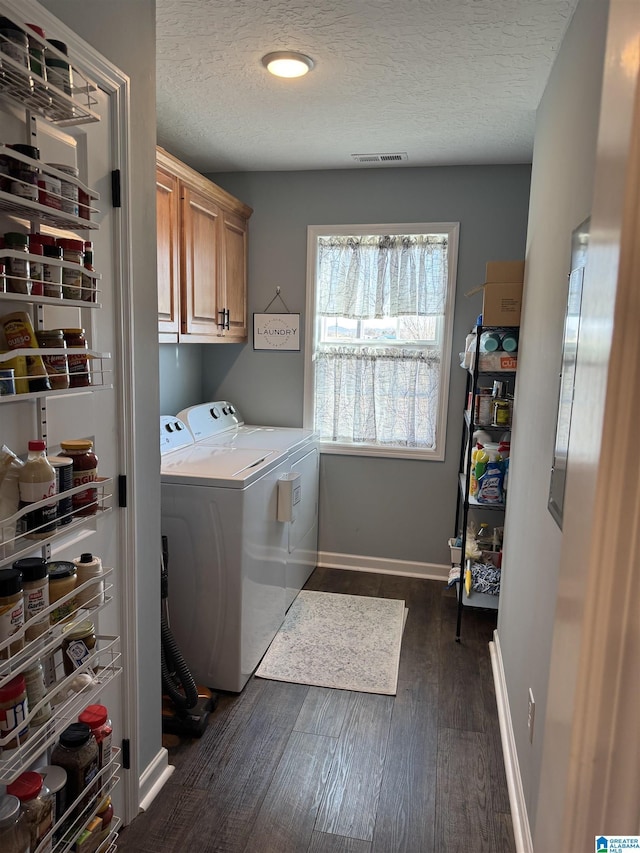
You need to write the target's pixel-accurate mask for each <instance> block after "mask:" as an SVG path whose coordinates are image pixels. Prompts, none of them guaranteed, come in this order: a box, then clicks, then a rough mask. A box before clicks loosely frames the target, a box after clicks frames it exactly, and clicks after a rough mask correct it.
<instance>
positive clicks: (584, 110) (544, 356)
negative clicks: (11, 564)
mask: <svg viewBox="0 0 640 853" xmlns="http://www.w3.org/2000/svg"><path fill="white" fill-rule="evenodd" d="M607 10H608V3H607V2H600V0H598V2H594V0H587V2H584V0H583V2H581V3H580V4H579V6H578V8H577V10H576V13H575V15H574V17H573V20H572V22H571V25H570V27H569V29H568V31H567V34H566V36H565V39H564V41H563V44H562V48H561V50H560V52H559V54H558V57H557V59H556V62H555V65H554V68H553V71H552V74H551V77H550V79H549V82H548V85H547V88H546V91H545V94H544V97H543V98H542V102H541V104H540V107H539V110H538V115H537V122H536V139H535V148H534V160H533V170H532V180H531V206H530V216H529V226H528V235H527V258H526V261H527V273H526V285H525V298H524V314H523V324H522V329H521V336H520V357H519V366H518V379H517V382H518V385H517V406H516V412H515V423H514V442H513V447H512V453H511V466H512V467H511V473H510V484H511V488H510V491H509V504H508V508H507V517H506V523H505V553H504V563H503V565H504V569H505V571H504V573H503V585H502V590H501V596H500V613H499V616H498V635H499V640H500V647H501V650H502V660H503V665H504V670H505V679H506V685H507V691H508V695H509V706H510V709H511V716H512V723H513V729H514V736H515V742H516V748H517V754H518V762H519V766H520V772H521V776H522V782H523V788H524V793H525V798H526V802H527V810H528V814H529V822H530V825H531V826H532V827H533V826H534V824H535V818H536V810H537V804H538V788H539V780H540V766H541V761H542V752H543V741H544V736H545V726H544V723H545V715H544V709H545V706H546V703H547V690H548V680H549V667H550V656H551V643H552V635H553V627H554V615H555V611H556V598H557V584H558V572H559V567H560V551H561V544H562V533H561V531H560V530H559V528H558V527H557V526H556V524H555V522H554V521H553V519H552V517H551V515H550V514H549V512H548V510H547V499H548V492H549V475H550V471H551V462H552V452H553V446H554V440H555V424H556V410H557V399H558V371H559V367H560V360H561V345H562V334H563V323H564V315H565V309H566V298H567V273H568V271H569V266H568V264H569V260H570V245H571V232H572V230H573V229H574V228H575V227H576V226H577V225H579V224H580V223H581V222H582V221H583V220H584V219H585V218H586V217H587V216H588V215H589V214H590V211H591V198H592V192H593V172H594V167H595V152H596V139H597V130H598V117H599V105H600V88H601V78H602V63H603V55H604V44H605V34H606V20H607ZM567 686H568V685H567ZM529 687H531V688H532V689H533V694H534V697H535V700H536V706H537V713H536V722H535V730H534V739H533V743H532V744H531V743H529V738H528V730H527V694H528V689H529ZM567 748H568V744H567Z"/></svg>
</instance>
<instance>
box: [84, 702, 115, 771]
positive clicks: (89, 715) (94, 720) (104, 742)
mask: <svg viewBox="0 0 640 853" xmlns="http://www.w3.org/2000/svg"><path fill="white" fill-rule="evenodd" d="M78 722H80V723H86V724H87V725H88V726H89V728H90V729H91V731H92V733H93V736H94V737H95V739H96V743H97V744H98V770H104V768H105V767H106V766H107V765H108V764H109V762H110V761H111V738H112V733H113V728H112V726H111V720H110V719H109V712H108V711H107V709H106V707H105V706H104V705H88V706H87V707H86V708H85V709H84V711H83V712H82V713H81V714H80V716H79V717H78ZM105 781H106V780H105V779H104V777H103V778H102V780H101V784H103V785H104V783H105Z"/></svg>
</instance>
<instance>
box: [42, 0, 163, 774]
mask: <svg viewBox="0 0 640 853" xmlns="http://www.w3.org/2000/svg"><path fill="white" fill-rule="evenodd" d="M43 5H44V6H46V7H47V8H48V9H50V11H51V12H52V13H53V14H54V15H57V16H58V17H59V18H60V19H61V20H62V21H64V23H66V24H67V25H68V26H69V27H71V29H73V30H74V31H75V32H77V33H78V34H79V35H80V36H81V37H82V38H84V39H85V40H86V41H87V42H89V43H90V44H91V45H93V46H94V47H95V48H97V50H99V51H100V52H101V53H102V54H103V55H104V56H106V57H107V59H109V60H111V62H113V64H114V65H116V66H117V67H118V68H120V69H121V70H122V71H124V72H125V73H126V74H128V75H129V77H130V78H131V115H130V130H131V188H132V192H131V199H132V211H131V221H132V227H133V281H134V282H135V286H134V288H133V292H132V299H133V300H134V336H135V351H134V353H133V358H134V363H135V387H134V389H133V397H134V401H135V418H136V435H135V454H136V458H135V474H136V479H137V481H138V484H139V491H138V495H137V500H136V519H137V530H136V549H137V553H136V573H137V585H138V620H139V633H138V638H137V643H138V654H139V660H140V669H139V678H140V683H139V686H140V696H139V698H140V705H139V742H138V757H139V766H140V771H141V772H142V771H144V769H145V768H146V767H147V765H148V764H149V763H150V761H151V760H152V759H153V758H155V756H156V754H157V752H158V750H159V749H160V748H161V746H162V733H161V721H160V705H161V698H160V620H159V613H160V573H159V553H160V544H159V543H160V451H159V446H160V442H159V433H158V429H159V427H158V347H157V340H158V326H157V317H156V310H155V306H156V304H157V301H158V296H157V283H156V215H155V209H156V208H155V141H156V130H155V128H156V114H155V62H156V57H155V0H136V2H135V3H131V2H129V0H110V2H109V3H103V2H100V0H44V2H43Z"/></svg>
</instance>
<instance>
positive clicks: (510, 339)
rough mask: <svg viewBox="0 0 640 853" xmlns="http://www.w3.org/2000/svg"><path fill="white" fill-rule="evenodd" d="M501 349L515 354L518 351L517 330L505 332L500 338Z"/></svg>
mask: <svg viewBox="0 0 640 853" xmlns="http://www.w3.org/2000/svg"><path fill="white" fill-rule="evenodd" d="M502 349H503V350H504V351H505V352H517V351H518V331H517V329H511V330H510V331H508V332H505V333H504V335H503V336H502Z"/></svg>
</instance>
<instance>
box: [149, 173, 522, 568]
mask: <svg viewBox="0 0 640 853" xmlns="http://www.w3.org/2000/svg"><path fill="white" fill-rule="evenodd" d="M208 177H211V178H212V180H214V181H215V182H216V183H218V184H219V185H220V186H222V187H224V188H225V189H226V190H228V191H230V192H231V193H233V194H234V195H235V196H237V197H238V198H240V199H241V200H242V201H244V202H246V203H247V204H249V205H250V206H251V207H252V208H253V209H254V214H253V216H252V218H251V220H250V222H249V312H250V315H251V313H252V312H256V311H257V312H260V311H264V309H265V307H266V306H267V304H268V303H269V302H270V300H271V299H272V298H273V296H274V295H275V288H276V286H277V285H279V286H280V287H281V292H282V296H283V298H284V300H285V302H286V304H287V306H288V307H289V309H290V310H291V311H296V312H300V313H301V314H302V315H303V317H302V324H304V312H305V298H306V297H305V294H306V240H307V225H337V224H348V223H353V224H357V223H359V224H363V223H385V222H429V221H434V222H437V221H455V222H460V251H459V258H458V286H457V298H456V317H455V327H454V345H453V349H454V353H453V355H452V365H453V366H452V369H451V376H452V379H451V392H450V402H449V420H448V428H447V443H446V459H445V461H444V462H426V461H407V460H390V459H376V458H362V457H358V458H356V457H346V456H335V455H334V456H332V455H329V454H325V455H324V456H323V458H322V465H321V505H320V549H321V550H323V551H326V552H334V553H338V554H348V555H361V556H365V557H366V556H370V557H383V558H388V559H393V560H400V561H415V562H426V563H436V564H440V565H442V564H447V563H448V562H449V551H448V548H447V538H448V537H449V536H450V535H452V533H453V526H454V520H455V519H454V515H455V502H456V494H457V492H456V489H457V478H456V470H457V466H458V460H459V452H460V430H461V417H462V411H463V408H464V400H463V397H464V381H465V376H464V371H462V370H461V369H460V367H459V366H458V363H457V360H456V359H457V352H458V351H459V349H461V348H462V346H463V344H464V340H465V336H466V334H467V332H468V331H469V328H470V326H471V325H472V324H473V322H474V320H475V318H476V316H477V314H478V312H479V310H480V308H481V297H480V296H475V297H473V298H467V297H465V295H464V294H465V291H467V290H470V289H471V288H472V287H474V286H476V285H478V284H479V283H481V282H482V281H484V270H485V262H486V261H487V260H496V259H514V258H522V257H524V248H525V233H526V220H527V209H528V199H529V178H530V168H529V166H527V165H523V166H482V167H476V166H468V167H450V168H431V169H428V168H424V169H423V168H419V169H418V168H416V169H411V168H409V169H398V168H392V169H361V170H340V171H326V172H269V173H266V172H264V173H263V172H250V173H243V174H228V173H225V174H216V175H209V176H208ZM272 310H273V309H272ZM303 371H304V357H303V353H302V352H301V353H299V354H298V353H271V352H254V351H253V347H252V343H251V339H250V342H249V344H247V345H228V346H207V347H204V348H203V389H202V390H203V394H204V397H205V399H213V398H228V399H230V400H232V401H234V402H235V403H237V405H238V407H239V408H240V411H241V412H242V413H243V415H244V417H245V420H246V421H247V422H251V421H252V422H254V423H266V424H272V425H275V424H282V425H285V426H299V425H301V424H302V414H303V392H304V388H303ZM164 381H165V376H164V372H163V375H162V382H163V384H164Z"/></svg>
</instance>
